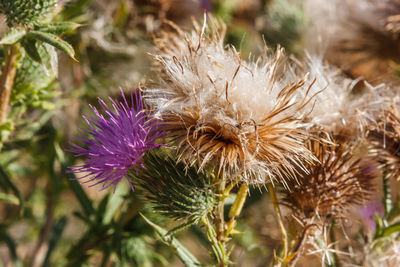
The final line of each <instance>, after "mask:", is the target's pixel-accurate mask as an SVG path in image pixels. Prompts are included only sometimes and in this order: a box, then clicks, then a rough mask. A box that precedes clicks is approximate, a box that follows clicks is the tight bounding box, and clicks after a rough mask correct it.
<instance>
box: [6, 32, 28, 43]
mask: <svg viewBox="0 0 400 267" xmlns="http://www.w3.org/2000/svg"><path fill="white" fill-rule="evenodd" d="M25 35H26V31H25V30H17V29H12V30H11V31H10V32H8V33H6V34H5V35H4V36H3V38H1V40H0V44H3V45H12V44H15V43H17V42H19V41H21V40H22V39H23V38H24V37H25Z"/></svg>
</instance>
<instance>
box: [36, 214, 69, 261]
mask: <svg viewBox="0 0 400 267" xmlns="http://www.w3.org/2000/svg"><path fill="white" fill-rule="evenodd" d="M66 225H67V217H66V216H63V217H61V218H60V219H59V220H58V221H57V222H56V223H55V224H54V227H53V229H52V231H51V236H50V242H49V248H48V250H47V253H46V258H45V260H44V262H43V265H42V266H50V262H49V261H50V256H51V254H52V253H53V251H54V249H55V248H56V246H57V243H58V241H59V240H60V238H61V235H62V233H63V231H64V229H65V226H66Z"/></svg>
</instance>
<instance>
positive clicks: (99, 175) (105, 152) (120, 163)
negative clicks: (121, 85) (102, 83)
mask: <svg viewBox="0 0 400 267" xmlns="http://www.w3.org/2000/svg"><path fill="white" fill-rule="evenodd" d="M122 98H123V102H117V101H115V100H112V99H110V100H111V103H112V107H113V109H114V111H113V110H112V109H110V108H109V107H108V106H107V105H106V103H105V102H104V101H103V100H101V99H99V103H100V105H101V108H102V110H103V112H104V114H105V116H104V115H103V114H101V113H100V112H99V111H98V110H97V109H96V108H95V107H91V108H92V109H93V111H94V113H95V115H96V117H92V116H89V117H86V116H84V119H85V120H86V122H87V124H88V126H89V128H88V129H86V130H82V131H81V132H82V137H76V138H75V141H76V142H77V143H79V142H80V143H82V145H78V144H76V143H72V144H71V146H72V149H71V150H70V151H71V152H73V153H75V155H76V156H87V159H86V162H85V163H84V164H83V165H80V166H75V167H72V168H71V171H72V172H75V173H87V175H86V176H84V177H82V178H86V177H87V176H90V179H89V180H87V181H85V182H83V183H92V185H91V186H95V185H98V184H102V187H103V188H107V187H109V186H114V187H115V186H116V185H117V184H118V183H119V182H120V181H121V180H122V179H123V178H127V174H128V171H129V170H130V169H132V168H133V169H135V170H136V171H137V170H138V168H139V166H140V165H143V163H142V162H141V158H142V157H143V155H144V153H145V151H147V150H151V149H154V148H156V147H157V146H159V145H160V144H157V143H156V142H155V141H156V139H157V138H158V137H159V136H160V133H157V128H156V127H155V124H156V121H155V120H149V119H148V117H149V114H146V112H145V110H144V107H143V102H142V96H141V94H140V91H136V92H135V96H133V93H132V94H131V101H130V104H129V103H128V100H127V99H126V97H125V95H124V94H123V93H122ZM89 137H91V138H89ZM127 180H128V182H129V183H130V180H129V179H127ZM130 186H131V187H132V190H133V185H132V184H131V183H130Z"/></svg>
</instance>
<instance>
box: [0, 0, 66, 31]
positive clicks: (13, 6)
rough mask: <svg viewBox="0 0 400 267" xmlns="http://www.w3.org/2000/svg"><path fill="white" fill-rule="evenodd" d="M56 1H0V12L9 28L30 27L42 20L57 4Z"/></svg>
mask: <svg viewBox="0 0 400 267" xmlns="http://www.w3.org/2000/svg"><path fill="white" fill-rule="evenodd" d="M58 2H59V1H57V0H1V1H0V12H1V13H4V14H5V15H6V17H7V23H8V25H9V26H15V25H30V24H33V23H35V22H37V21H39V20H41V19H44V18H45V16H46V15H48V14H49V13H50V12H51V11H52V10H53V8H54V6H55V5H56V4H57V3H58Z"/></svg>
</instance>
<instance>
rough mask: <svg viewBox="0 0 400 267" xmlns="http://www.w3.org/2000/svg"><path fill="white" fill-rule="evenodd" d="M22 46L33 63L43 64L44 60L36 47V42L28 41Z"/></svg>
mask: <svg viewBox="0 0 400 267" xmlns="http://www.w3.org/2000/svg"><path fill="white" fill-rule="evenodd" d="M22 46H23V47H24V49H25V52H26V53H27V54H28V56H29V57H30V58H31V59H32V60H33V61H36V62H38V63H40V64H41V63H42V58H41V57H40V54H39V51H38V49H37V47H36V41H35V40H27V41H25V42H23V43H22Z"/></svg>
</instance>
